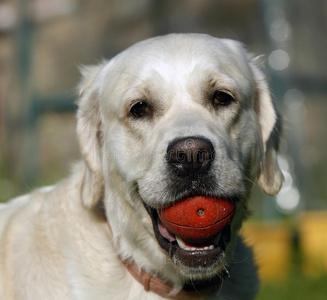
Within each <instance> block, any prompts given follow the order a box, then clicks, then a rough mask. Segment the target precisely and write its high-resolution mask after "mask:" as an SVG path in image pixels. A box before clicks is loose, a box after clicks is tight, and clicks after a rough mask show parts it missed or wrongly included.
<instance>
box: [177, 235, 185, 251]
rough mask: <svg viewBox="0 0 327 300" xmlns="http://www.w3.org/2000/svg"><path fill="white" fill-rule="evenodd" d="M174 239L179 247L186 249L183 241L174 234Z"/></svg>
mask: <svg viewBox="0 0 327 300" xmlns="http://www.w3.org/2000/svg"><path fill="white" fill-rule="evenodd" d="M176 241H177V244H178V246H179V247H181V248H182V249H184V250H187V249H186V248H187V247H186V245H185V242H184V241H183V240H182V239H181V238H180V237H179V236H177V235H176Z"/></svg>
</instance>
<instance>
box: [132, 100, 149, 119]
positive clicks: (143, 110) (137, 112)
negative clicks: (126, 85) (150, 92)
mask: <svg viewBox="0 0 327 300" xmlns="http://www.w3.org/2000/svg"><path fill="white" fill-rule="evenodd" d="M130 112H131V114H132V115H133V116H134V117H135V118H142V117H144V116H146V115H149V114H151V108H150V106H149V105H148V104H147V103H146V102H145V101H140V102H137V103H136V104H134V105H133V106H132V107H131V109H130Z"/></svg>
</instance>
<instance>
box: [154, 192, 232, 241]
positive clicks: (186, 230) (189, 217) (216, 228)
mask: <svg viewBox="0 0 327 300" xmlns="http://www.w3.org/2000/svg"><path fill="white" fill-rule="evenodd" d="M234 212H235V205H234V203H232V202H231V201H228V200H225V199H219V198H212V197H205V196H198V197H192V198H187V199H184V200H182V201H179V202H177V203H176V204H174V205H171V206H168V207H167V208H164V209H160V210H159V211H158V214H159V219H160V221H161V222H159V231H160V233H161V234H162V235H163V236H165V234H167V230H166V228H167V229H168V230H169V231H170V232H171V233H173V234H174V235H175V236H176V240H177V242H178V243H179V245H180V246H181V245H183V244H187V245H190V244H191V245H192V244H193V245H199V244H206V243H208V242H209V241H214V239H215V238H216V236H218V235H219V233H220V232H221V230H222V229H223V228H224V227H225V226H226V225H227V224H229V222H230V221H231V219H232V217H233V215H234ZM167 237H168V239H170V240H171V235H170V234H168V236H167Z"/></svg>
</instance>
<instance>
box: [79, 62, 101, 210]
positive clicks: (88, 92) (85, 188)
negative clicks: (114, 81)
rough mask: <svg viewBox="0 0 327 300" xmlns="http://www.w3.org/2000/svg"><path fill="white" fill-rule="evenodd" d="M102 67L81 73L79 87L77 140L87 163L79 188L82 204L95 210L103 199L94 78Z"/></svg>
mask: <svg viewBox="0 0 327 300" xmlns="http://www.w3.org/2000/svg"><path fill="white" fill-rule="evenodd" d="M101 67H102V66H91V67H86V68H83V69H82V70H81V72H82V75H83V79H82V81H81V83H80V85H79V96H80V97H79V101H78V110H77V127H76V131H77V137H78V141H79V146H80V150H81V152H82V154H83V158H84V160H85V162H86V169H85V174H84V180H83V185H82V201H83V204H84V205H85V206H86V207H87V208H92V207H94V206H95V205H96V204H97V202H98V201H99V199H101V198H102V197H103V193H104V186H103V173H102V166H101V153H102V124H101V118H100V113H99V91H98V87H97V85H96V84H95V78H96V75H97V74H98V72H99V70H100V69H101Z"/></svg>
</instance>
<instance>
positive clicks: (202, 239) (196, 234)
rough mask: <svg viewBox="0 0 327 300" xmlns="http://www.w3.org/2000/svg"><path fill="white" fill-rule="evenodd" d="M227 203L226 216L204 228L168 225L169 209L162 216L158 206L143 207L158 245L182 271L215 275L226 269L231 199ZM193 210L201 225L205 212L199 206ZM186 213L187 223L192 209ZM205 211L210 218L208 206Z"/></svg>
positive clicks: (231, 214) (229, 238) (231, 210)
mask: <svg viewBox="0 0 327 300" xmlns="http://www.w3.org/2000/svg"><path fill="white" fill-rule="evenodd" d="M186 200H188V199H186ZM195 200H198V199H195ZM191 201H193V199H192V200H191ZM230 203H231V204H229V206H230V207H231V209H230V211H229V212H228V213H227V215H226V216H224V217H223V218H220V219H219V220H218V221H217V222H214V221H212V224H211V222H210V224H211V225H210V226H208V227H207V228H209V229H205V230H203V227H201V228H196V229H195V230H193V228H192V227H190V226H185V225H186V224H182V225H181V226H178V228H175V227H176V226H175V227H172V226H171V223H170V222H169V221H167V219H166V218H165V217H166V215H168V216H169V213H170V212H168V214H166V215H163V213H162V210H161V209H154V208H150V207H147V210H148V212H149V215H150V217H151V219H152V223H153V229H154V233H155V237H156V239H157V241H158V244H159V245H160V247H161V248H162V249H163V250H165V252H166V253H167V255H168V256H169V257H170V259H171V260H172V262H173V263H175V264H176V265H177V267H179V269H180V270H182V272H184V273H186V274H191V275H192V276H193V277H194V276H196V275H197V274H199V275H200V276H203V275H205V274H208V275H210V274H213V275H217V273H222V272H223V271H224V270H226V268H225V265H226V263H227V262H226V255H225V252H226V248H227V247H228V245H229V243H230V240H231V225H230V221H231V219H232V217H233V215H234V212H235V205H234V204H233V203H232V202H231V201H230ZM180 206H182V205H180ZM172 208H173V210H174V211H173V217H174V216H175V215H174V214H176V212H175V208H174V205H173V206H172ZM177 210H179V208H177ZM196 212H197V214H198V215H199V217H198V219H199V220H201V224H202V219H201V218H202V217H203V215H204V214H205V211H204V210H203V209H202V208H200V209H199V208H196ZM187 214H188V215H187V218H188V219H187V220H186V222H187V223H188V224H189V223H190V220H191V221H192V219H190V217H189V215H191V216H192V212H191V213H189V210H188V209H187ZM208 214H209V215H210V214H211V215H210V216H209V217H212V209H211V207H208ZM174 225H175V224H174ZM191 225H192V224H191ZM167 226H168V227H169V228H167ZM217 226H218V227H217ZM190 228H191V229H190Z"/></svg>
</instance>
